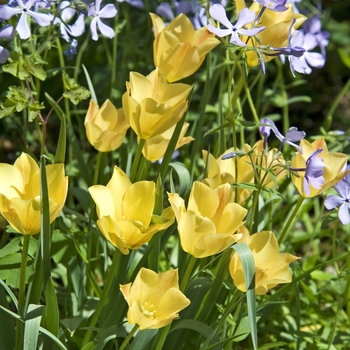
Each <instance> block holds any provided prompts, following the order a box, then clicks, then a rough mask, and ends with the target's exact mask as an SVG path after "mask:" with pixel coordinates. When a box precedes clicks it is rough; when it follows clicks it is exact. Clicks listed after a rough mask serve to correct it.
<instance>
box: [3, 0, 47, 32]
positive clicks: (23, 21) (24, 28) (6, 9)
mask: <svg viewBox="0 0 350 350" xmlns="http://www.w3.org/2000/svg"><path fill="white" fill-rule="evenodd" d="M37 2H41V0H28V1H26V2H22V0H16V3H17V5H18V7H16V8H13V7H10V6H9V5H0V21H6V20H8V19H10V18H11V17H12V16H15V15H19V14H20V15H21V17H20V18H19V21H18V23H17V26H16V30H17V32H18V35H19V37H20V38H21V39H28V38H29V37H30V28H29V25H28V19H27V16H29V17H32V18H33V19H34V21H35V22H37V23H38V24H39V26H41V27H44V26H48V25H49V24H50V23H51V22H52V20H53V16H52V15H51V14H46V13H37V12H35V11H32V10H31V9H30V8H31V7H32V6H33V5H34V4H36V3H37Z"/></svg>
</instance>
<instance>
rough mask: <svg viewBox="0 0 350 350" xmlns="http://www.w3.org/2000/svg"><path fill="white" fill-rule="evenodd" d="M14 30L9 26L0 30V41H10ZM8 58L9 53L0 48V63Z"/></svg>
mask: <svg viewBox="0 0 350 350" xmlns="http://www.w3.org/2000/svg"><path fill="white" fill-rule="evenodd" d="M14 33H15V30H14V28H13V27H12V26H11V25H9V24H8V25H6V26H5V27H3V28H1V29H0V39H12V38H13V36H14ZM9 57H10V52H9V51H8V50H7V49H5V48H4V47H2V46H0V63H5V62H6V61H7V59H8V58H9Z"/></svg>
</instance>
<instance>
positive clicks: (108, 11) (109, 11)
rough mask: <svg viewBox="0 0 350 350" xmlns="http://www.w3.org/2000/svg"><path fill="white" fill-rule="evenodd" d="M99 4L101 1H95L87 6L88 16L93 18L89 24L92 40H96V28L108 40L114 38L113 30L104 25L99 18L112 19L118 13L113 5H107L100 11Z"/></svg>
mask: <svg viewBox="0 0 350 350" xmlns="http://www.w3.org/2000/svg"><path fill="white" fill-rule="evenodd" d="M101 2H102V0H96V2H95V3H91V4H90V5H89V11H88V16H92V17H94V18H93V19H92V21H91V24H90V28H91V36H92V40H98V34H97V27H98V29H99V30H100V32H101V33H102V34H103V35H105V36H107V37H108V38H110V39H112V38H113V37H114V30H113V29H112V28H110V27H108V26H107V25H106V24H104V23H103V22H102V20H101V18H113V17H115V16H116V15H117V12H118V11H117V9H116V8H115V6H114V5H113V4H107V5H106V6H105V7H103V8H102V9H101ZM94 5H95V6H94Z"/></svg>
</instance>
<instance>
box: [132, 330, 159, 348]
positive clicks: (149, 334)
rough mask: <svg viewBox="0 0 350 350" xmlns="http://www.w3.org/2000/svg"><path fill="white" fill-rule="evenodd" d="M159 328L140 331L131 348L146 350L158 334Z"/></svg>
mask: <svg viewBox="0 0 350 350" xmlns="http://www.w3.org/2000/svg"><path fill="white" fill-rule="evenodd" d="M157 332H158V329H145V330H143V331H142V332H138V333H137V334H136V336H135V338H134V340H133V341H132V343H131V345H130V350H145V349H147V345H148V344H149V345H151V344H150V343H151V341H152V340H153V338H154V337H155V335H156V334H157Z"/></svg>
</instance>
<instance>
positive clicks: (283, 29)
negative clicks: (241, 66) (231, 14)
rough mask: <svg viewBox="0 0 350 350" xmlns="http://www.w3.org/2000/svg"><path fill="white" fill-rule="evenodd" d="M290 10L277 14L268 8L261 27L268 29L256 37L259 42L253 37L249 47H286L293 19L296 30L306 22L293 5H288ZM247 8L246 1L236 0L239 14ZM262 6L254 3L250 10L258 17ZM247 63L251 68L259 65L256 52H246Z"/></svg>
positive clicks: (266, 58) (265, 58) (262, 18)
mask: <svg viewBox="0 0 350 350" xmlns="http://www.w3.org/2000/svg"><path fill="white" fill-rule="evenodd" d="M286 6H287V7H289V8H288V10H286V11H283V12H276V11H273V10H270V9H268V8H266V9H265V11H264V13H263V15H262V17H261V19H260V22H259V26H265V27H266V28H265V29H264V30H263V31H261V32H260V33H259V34H257V35H256V37H257V38H258V40H259V41H258V40H256V39H254V38H253V37H251V38H250V40H249V41H248V45H249V46H255V47H259V46H270V47H285V46H286V45H287V42H288V32H289V28H290V25H291V23H292V20H293V18H295V19H296V22H295V23H294V25H293V28H294V29H298V28H299V27H300V26H301V25H302V24H303V22H304V21H305V20H306V17H305V16H304V15H302V14H298V13H295V12H294V10H293V6H292V5H291V4H286ZM245 7H246V4H245V1H244V0H236V8H237V14H238V13H239V12H240V11H241V10H242V9H243V8H245ZM261 7H262V6H261V5H260V4H259V3H257V2H253V3H252V5H251V6H250V7H249V10H251V11H254V12H255V13H256V14H257V15H258V13H259V12H260V9H261ZM246 39H247V38H245V37H243V38H242V41H244V42H246ZM246 55H247V62H248V64H249V65H250V66H256V65H258V64H259V57H258V55H257V54H256V53H255V52H254V51H246ZM274 58H275V56H265V55H263V59H264V61H265V62H267V61H270V60H272V59H274Z"/></svg>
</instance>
